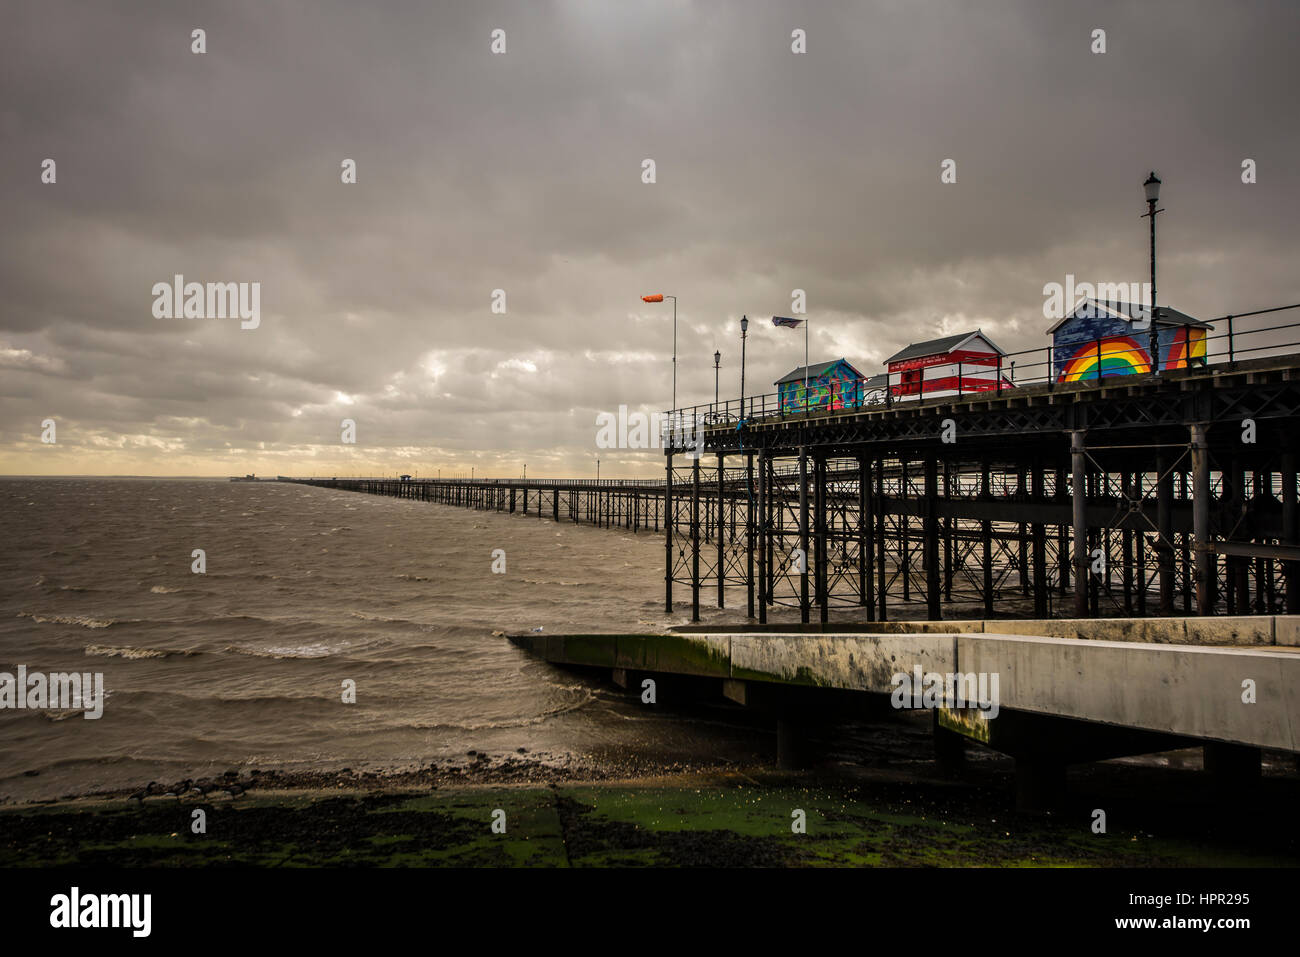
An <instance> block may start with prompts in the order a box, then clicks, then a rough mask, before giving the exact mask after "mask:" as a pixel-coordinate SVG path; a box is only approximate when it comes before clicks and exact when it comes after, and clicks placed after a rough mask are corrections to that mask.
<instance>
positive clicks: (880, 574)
mask: <svg viewBox="0 0 1300 957" xmlns="http://www.w3.org/2000/svg"><path fill="white" fill-rule="evenodd" d="M885 575H886V569H885V457H884V456H883V455H882V456H880V457H879V458H877V459H876V599H877V600H878V601H879V602H880V620H881V621H887V620H888V617H887V616H888V614H889V609H888V607H887V606H888V601H889V594H888V592H889V582H888V579H887V578H886V577H885Z"/></svg>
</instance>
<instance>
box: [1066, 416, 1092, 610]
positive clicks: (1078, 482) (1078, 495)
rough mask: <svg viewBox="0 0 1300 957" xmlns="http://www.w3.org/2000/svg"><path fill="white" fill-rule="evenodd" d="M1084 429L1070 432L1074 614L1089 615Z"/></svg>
mask: <svg viewBox="0 0 1300 957" xmlns="http://www.w3.org/2000/svg"><path fill="white" fill-rule="evenodd" d="M1083 436H1084V433H1083V431H1082V430H1076V431H1074V432H1071V433H1070V467H1071V474H1072V476H1073V480H1074V482H1073V484H1074V488H1073V490H1072V491H1073V493H1074V494H1073V505H1074V617H1075V618H1087V617H1088V582H1089V579H1090V577H1091V576H1090V575H1089V574H1088V473H1087V469H1086V465H1087V458H1086V456H1085V454H1084V449H1083Z"/></svg>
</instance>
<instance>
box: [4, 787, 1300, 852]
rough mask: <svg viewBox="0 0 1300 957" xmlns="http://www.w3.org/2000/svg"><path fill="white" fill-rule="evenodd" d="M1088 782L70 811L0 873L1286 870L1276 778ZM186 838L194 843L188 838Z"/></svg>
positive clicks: (50, 817)
mask: <svg viewBox="0 0 1300 957" xmlns="http://www.w3.org/2000/svg"><path fill="white" fill-rule="evenodd" d="M1100 773H1101V775H1102V776H1103V777H1107V778H1108V779H1107V780H1106V781H1104V782H1102V783H1104V785H1105V786H1104V789H1103V791H1102V793H1104V794H1105V795H1107V796H1106V797H1105V799H1104V801H1101V802H1099V801H1098V799H1097V798H1096V797H1095V796H1093V795H1092V794H1090V793H1089V789H1090V787H1091V786H1092V785H1094V784H1096V783H1098V782H1096V781H1094V780H1092V779H1091V777H1085V778H1082V779H1079V780H1072V797H1071V801H1070V803H1069V805H1068V806H1066V807H1064V808H1063V809H1062V810H1060V811H1058V812H1056V813H1054V814H1051V815H1020V814H1016V813H1014V812H1012V811H1011V810H1009V807H1008V801H1007V793H1006V788H1005V787H1004V785H1005V784H1006V781H1004V780H1001V779H1000V776H999V775H998V774H997V773H994V774H992V775H982V776H980V779H979V780H978V781H976V782H974V783H972V782H969V781H967V782H944V781H940V780H937V779H919V780H918V779H916V778H915V777H905V776H900V775H891V774H871V773H863V774H858V775H856V776H855V775H844V774H837V775H833V776H826V775H817V774H811V773H803V774H796V773H786V772H777V771H770V770H767V771H752V772H718V773H712V774H698V773H696V774H690V775H677V776H666V777H661V778H655V779H641V780H634V781H624V782H612V781H606V782H567V783H566V782H552V783H550V784H544V785H534V784H514V785H512V784H501V783H497V784H488V785H450V786H444V785H439V786H435V787H425V788H423V789H411V788H405V789H403V788H393V787H391V786H390V787H386V788H380V789H373V788H367V787H365V786H358V787H348V788H335V789H334V790H332V791H326V790H321V789H295V790H276V789H259V788H253V789H251V790H244V789H240V791H239V793H238V794H237V795H235V796H233V797H232V796H230V794H229V792H225V791H223V792H221V793H220V794H219V795H218V794H215V793H213V792H209V793H208V794H206V795H203V794H198V793H197V792H195V796H194V797H193V798H187V797H184V796H177V795H174V794H161V795H151V796H148V797H146V798H145V799H144V800H139V799H129V800H128V799H122V798H92V799H79V800H74V801H61V802H51V803H46V804H40V805H11V806H9V807H5V808H3V809H0V866H6V867H43V866H75V867H94V866H109V867H121V866H146V867H156V866H162V867H214V866H215V867H228V866H253V867H320V866H328V867H339V866H342V867H408V866H409V867H443V866H452V867H514V866H525V867H607V866H620V867H622V866H627V867H660V866H666V867H683V866H684V867H697V866H716V867H820V866H851V867H852V866H887V867H890V866H892V867H899V866H901V867H934V866H940V867H953V866H956V867H965V866H989V867H1025V866H1029V867H1060V866H1067V867H1068V866H1084V867H1132V866H1154V867H1163V866H1206V865H1217V866H1296V865H1297V864H1300V844H1298V843H1297V839H1296V835H1295V833H1294V829H1293V828H1292V829H1291V830H1289V831H1287V830H1282V831H1279V829H1278V827H1279V825H1278V821H1279V820H1281V819H1283V818H1284V815H1283V814H1282V812H1281V809H1282V808H1284V807H1285V806H1286V805H1287V804H1288V803H1290V802H1294V799H1295V796H1296V795H1295V793H1294V792H1295V791H1296V788H1297V786H1300V785H1298V782H1296V781H1294V780H1291V778H1290V777H1288V778H1287V779H1285V780H1278V781H1270V782H1266V783H1267V787H1266V788H1265V789H1264V791H1262V792H1257V793H1255V794H1253V795H1252V796H1250V798H1249V803H1247V804H1243V805H1242V806H1241V807H1239V808H1237V809H1236V810H1234V809H1233V805H1232V804H1231V803H1230V802H1229V803H1225V801H1224V800H1223V799H1222V798H1221V797H1215V796H1213V795H1209V794H1206V795H1204V796H1203V799H1202V798H1198V797H1197V796H1196V795H1195V793H1194V792H1195V787H1191V786H1190V785H1194V783H1195V782H1196V781H1197V780H1198V779H1200V778H1201V777H1202V775H1200V774H1196V773H1192V772H1180V771H1168V770H1165V771H1164V772H1163V773H1162V774H1161V775H1159V776H1157V777H1151V780H1150V782H1148V781H1146V780H1144V775H1146V776H1149V775H1150V772H1149V770H1148V769H1134V768H1120V767H1115V766H1111V767H1110V768H1109V769H1106V770H1103V771H1102V772H1100ZM1152 782H1154V783H1152ZM1189 795H1190V797H1189ZM1097 803H1104V804H1105V808H1104V809H1106V810H1107V812H1108V813H1107V827H1106V833H1104V834H1099V833H1094V830H1093V824H1094V820H1095V819H1096V818H1095V814H1094V813H1093V812H1094V810H1095V808H1093V807H1092V805H1095V804H1097ZM1272 805H1277V806H1278V809H1279V810H1278V814H1277V816H1274V815H1273V814H1271V813H1269V812H1268V811H1267V807H1268V806H1272ZM1292 806H1293V804H1292ZM1250 809H1253V812H1252V811H1251V810H1250ZM196 811H201V812H202V815H201V816H200V815H196V814H195V812H196ZM200 818H201V819H202V822H203V824H204V826H205V830H204V831H203V832H202V833H196V832H195V830H196V829H195V825H196V823H197V822H198V821H199V820H200ZM800 823H802V827H800V826H799V825H800ZM494 825H495V826H494ZM1283 827H1284V828H1285V827H1290V826H1289V825H1284V826H1283Z"/></svg>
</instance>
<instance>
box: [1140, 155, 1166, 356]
mask: <svg viewBox="0 0 1300 957" xmlns="http://www.w3.org/2000/svg"><path fill="white" fill-rule="evenodd" d="M1142 188H1143V189H1144V190H1145V191H1146V197H1147V211H1146V214H1145V216H1144V217H1143V218H1147V219H1150V220H1151V371H1153V372H1155V373H1156V374H1157V375H1159V373H1160V326H1159V323H1158V321H1157V320H1158V319H1159V317H1160V311H1159V310H1158V309H1156V213H1163V212H1164V210H1163V209H1156V204H1157V203H1159V202H1160V177H1158V176H1156V171H1155V170H1152V171H1151V175H1150V176H1148V177H1147V179H1146V182H1145V183H1143V184H1142Z"/></svg>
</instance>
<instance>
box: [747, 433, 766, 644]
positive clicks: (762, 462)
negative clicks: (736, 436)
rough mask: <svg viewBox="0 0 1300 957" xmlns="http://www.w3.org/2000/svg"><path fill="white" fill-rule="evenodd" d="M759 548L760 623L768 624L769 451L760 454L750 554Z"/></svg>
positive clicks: (751, 556)
mask: <svg viewBox="0 0 1300 957" xmlns="http://www.w3.org/2000/svg"><path fill="white" fill-rule="evenodd" d="M755 548H757V549H758V623H759V624H760V625H766V624H767V453H766V452H763V453H760V454H759V456H758V528H757V529H756V531H755V538H753V539H751V540H750V543H749V554H750V558H751V561H752V559H753V554H754V549H755Z"/></svg>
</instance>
